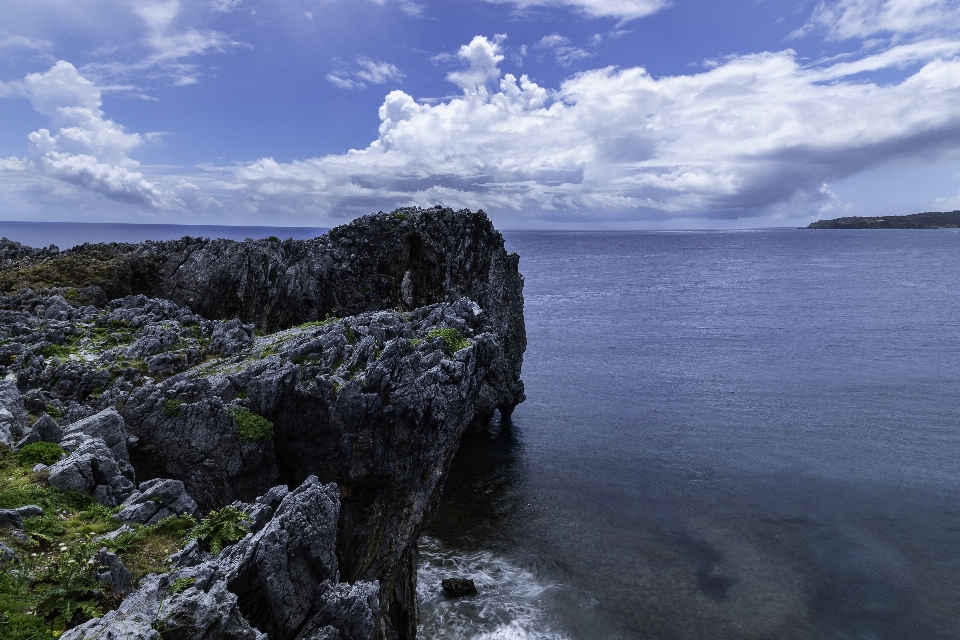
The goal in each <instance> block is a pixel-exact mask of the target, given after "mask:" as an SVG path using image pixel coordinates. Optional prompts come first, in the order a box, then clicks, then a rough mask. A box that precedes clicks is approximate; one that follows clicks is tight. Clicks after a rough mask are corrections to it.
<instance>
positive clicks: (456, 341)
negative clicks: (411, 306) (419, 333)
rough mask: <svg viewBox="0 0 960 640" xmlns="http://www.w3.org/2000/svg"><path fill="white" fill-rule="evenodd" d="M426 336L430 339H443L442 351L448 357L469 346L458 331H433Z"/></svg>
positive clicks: (468, 342)
mask: <svg viewBox="0 0 960 640" xmlns="http://www.w3.org/2000/svg"><path fill="white" fill-rule="evenodd" d="M427 336H428V337H430V338H443V350H444V351H445V352H446V353H447V355H449V356H452V355H453V354H455V353H456V352H457V351H460V350H461V349H466V348H467V347H469V346H470V341H469V340H467V339H466V338H464V337H463V334H462V333H460V331H459V329H434V330H432V331H430V332H429V333H428V334H427Z"/></svg>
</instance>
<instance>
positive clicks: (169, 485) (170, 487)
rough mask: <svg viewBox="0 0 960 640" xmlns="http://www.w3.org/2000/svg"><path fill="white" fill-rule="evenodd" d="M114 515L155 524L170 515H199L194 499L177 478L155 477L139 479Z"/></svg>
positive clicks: (129, 520)
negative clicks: (120, 508)
mask: <svg viewBox="0 0 960 640" xmlns="http://www.w3.org/2000/svg"><path fill="white" fill-rule="evenodd" d="M123 507H124V508H123V510H122V511H120V513H118V514H117V519H119V520H124V521H126V522H138V523H140V524H156V523H158V522H160V521H161V520H163V519H165V518H168V517H170V516H179V515H184V514H187V515H192V516H194V517H199V515H200V512H199V510H198V509H197V503H196V502H194V500H193V498H191V497H190V496H189V494H187V492H186V490H185V489H184V487H183V482H181V481H179V480H169V479H155V480H147V481H146V482H142V483H140V488H139V489H138V490H137V491H135V492H133V493H131V494H130V495H129V496H128V497H127V499H126V500H124V502H123Z"/></svg>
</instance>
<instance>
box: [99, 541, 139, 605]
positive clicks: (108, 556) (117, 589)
mask: <svg viewBox="0 0 960 640" xmlns="http://www.w3.org/2000/svg"><path fill="white" fill-rule="evenodd" d="M92 560H93V563H94V564H95V565H97V574H96V576H97V580H98V581H100V582H102V583H103V584H105V585H107V586H108V587H110V590H111V591H113V593H115V594H117V595H120V596H125V595H127V594H128V593H130V592H131V591H132V590H133V579H132V577H131V575H130V572H129V571H128V570H127V568H126V567H125V566H124V564H123V562H122V561H121V560H120V558H119V557H117V554H115V553H112V552H110V551H109V550H107V548H106V547H101V548H100V551H98V552H97V553H96V555H94V556H93V559H92Z"/></svg>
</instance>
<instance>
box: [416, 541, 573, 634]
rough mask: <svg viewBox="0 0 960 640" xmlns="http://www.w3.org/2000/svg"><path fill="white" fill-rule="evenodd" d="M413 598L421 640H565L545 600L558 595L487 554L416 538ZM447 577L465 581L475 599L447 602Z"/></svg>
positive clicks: (545, 584)
mask: <svg viewBox="0 0 960 640" xmlns="http://www.w3.org/2000/svg"><path fill="white" fill-rule="evenodd" d="M419 548H420V569H419V572H418V575H417V583H418V586H417V596H418V598H419V601H420V632H419V633H420V636H421V637H423V638H429V639H431V640H434V639H437V640H439V639H441V638H458V639H470V640H526V639H528V638H538V639H541V638H542V639H545V640H567V638H568V636H567V635H566V634H565V633H563V632H562V631H559V630H558V629H557V628H556V627H557V626H558V624H557V621H555V620H552V619H551V617H550V615H549V614H548V610H549V608H550V607H549V606H548V605H547V601H548V600H550V599H551V597H550V596H551V595H556V592H558V591H561V590H563V589H564V588H565V587H563V586H562V585H559V584H555V583H550V582H544V581H542V580H541V579H539V578H538V577H537V576H535V575H534V574H533V573H531V572H530V571H527V570H526V569H524V568H522V567H519V566H517V565H515V564H513V563H511V562H510V561H509V560H507V559H506V558H503V557H500V556H497V555H496V554H494V553H491V552H489V551H474V552H461V551H455V550H453V549H449V548H446V547H444V546H443V545H442V544H441V543H440V542H439V541H438V540H436V539H434V538H430V537H427V536H424V537H423V538H421V539H420V545H419ZM449 577H461V578H470V579H472V580H473V581H474V583H475V584H476V586H477V591H478V595H476V596H473V597H466V598H452V597H450V596H448V595H447V594H446V593H445V592H444V591H443V588H442V587H441V586H440V582H441V580H443V579H444V578H449Z"/></svg>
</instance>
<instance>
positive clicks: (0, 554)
mask: <svg viewBox="0 0 960 640" xmlns="http://www.w3.org/2000/svg"><path fill="white" fill-rule="evenodd" d="M16 560H17V554H16V552H15V551H14V550H13V549H11V548H10V547H8V546H7V545H5V544H3V543H2V542H0V562H16Z"/></svg>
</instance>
